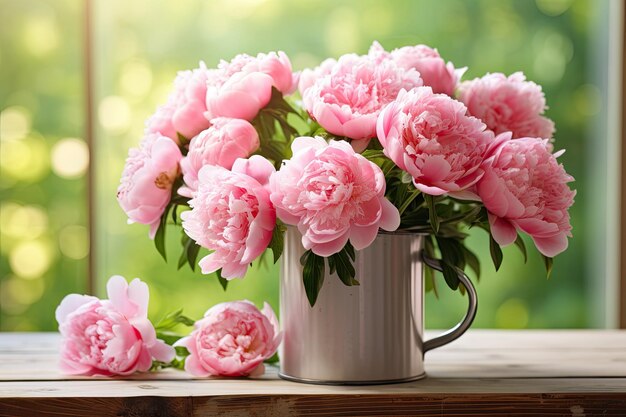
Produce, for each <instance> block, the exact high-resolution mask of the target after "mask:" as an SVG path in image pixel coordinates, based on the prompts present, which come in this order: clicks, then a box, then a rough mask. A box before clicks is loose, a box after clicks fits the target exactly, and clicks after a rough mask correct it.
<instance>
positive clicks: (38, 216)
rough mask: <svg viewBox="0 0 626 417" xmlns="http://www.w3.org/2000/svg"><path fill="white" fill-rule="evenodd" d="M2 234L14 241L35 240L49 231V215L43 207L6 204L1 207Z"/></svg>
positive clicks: (0, 224)
mask: <svg viewBox="0 0 626 417" xmlns="http://www.w3.org/2000/svg"><path fill="white" fill-rule="evenodd" d="M0 226H1V227H2V231H1V233H2V234H3V235H6V236H7V237H11V238H13V239H35V238H38V237H39V236H41V235H42V234H43V233H44V232H45V231H46V230H47V229H48V215H47V213H46V212H45V211H44V209H43V208H42V207H39V206H22V205H20V204H17V203H14V202H5V203H2V206H0Z"/></svg>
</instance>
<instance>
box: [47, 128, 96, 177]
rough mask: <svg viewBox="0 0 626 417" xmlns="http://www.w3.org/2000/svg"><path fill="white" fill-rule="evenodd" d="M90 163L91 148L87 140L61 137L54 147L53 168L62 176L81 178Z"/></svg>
mask: <svg viewBox="0 0 626 417" xmlns="http://www.w3.org/2000/svg"><path fill="white" fill-rule="evenodd" d="M88 165H89V149H88V148H87V144H86V143H85V141H83V140H81V139H76V138H65V139H61V140H60V141H58V142H57V143H55V144H54V146H53V148H52V170H53V171H54V173H55V174H57V175H58V176H59V177H61V178H67V179H72V178H79V177H81V176H83V175H84V174H85V171H86V170H87V167H88Z"/></svg>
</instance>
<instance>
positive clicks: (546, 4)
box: [535, 0, 574, 16]
mask: <svg viewBox="0 0 626 417" xmlns="http://www.w3.org/2000/svg"><path fill="white" fill-rule="evenodd" d="M535 3H536V4H537V7H538V8H539V10H541V11H542V12H543V13H545V14H547V15H548V16H558V15H561V14H563V13H565V12H566V11H567V9H569V8H570V7H571V5H572V3H574V0H535Z"/></svg>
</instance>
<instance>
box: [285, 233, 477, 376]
mask: <svg viewBox="0 0 626 417" xmlns="http://www.w3.org/2000/svg"><path fill="white" fill-rule="evenodd" d="M423 241H424V236H423V235H419V234H414V233H401V232H400V233H398V232H396V233H379V234H378V236H377V237H376V239H375V240H374V242H373V243H372V244H371V245H370V246H369V247H367V248H365V249H363V250H360V251H357V252H356V260H355V262H354V267H355V269H356V277H355V278H356V279H357V280H358V281H359V282H360V285H357V286H352V287H348V286H345V285H344V284H343V283H342V282H341V281H340V280H339V278H338V277H337V276H335V275H332V276H330V275H329V273H328V268H326V276H325V278H324V283H323V285H322V289H321V291H320V293H319V296H318V298H317V302H316V304H315V306H314V307H311V306H310V305H309V302H308V299H307V297H306V293H305V290H304V285H303V283H302V266H301V265H300V256H301V255H302V254H303V253H304V248H303V247H302V244H301V236H300V233H299V232H298V230H297V229H296V228H295V227H289V228H288V230H287V232H286V234H285V248H284V252H283V256H282V259H283V260H282V270H281V284H280V313H281V314H280V315H281V325H282V330H283V332H284V333H283V343H282V345H281V350H280V373H279V375H280V376H281V377H282V378H284V379H288V380H292V381H297V382H307V383H315V384H337V385H361V384H363V385H364V384H383V383H393V382H405V381H413V380H417V379H420V378H423V377H425V375H426V374H425V372H424V353H426V352H427V351H429V350H431V349H434V348H436V347H439V346H442V345H445V344H447V343H449V342H451V341H453V340H455V339H457V338H458V337H460V336H461V335H462V334H463V333H465V331H466V330H467V329H468V328H469V327H470V325H471V324H472V321H473V320H474V317H475V315H476V308H477V299H476V290H475V289H474V286H473V285H472V283H471V281H470V280H469V278H468V277H467V276H466V275H465V274H464V273H463V271H461V270H459V269H457V273H458V275H459V280H460V281H461V283H462V284H463V285H464V286H465V288H466V289H467V294H468V298H469V307H468V311H467V313H466V315H465V317H464V318H463V320H462V321H461V322H460V323H459V324H457V325H456V327H454V328H453V329H451V330H449V331H448V332H446V333H444V334H443V335H441V336H439V337H436V338H434V339H431V340H427V341H424V339H423V335H424V319H423V317H424V287H423V279H422V268H423V265H424V264H427V265H429V266H430V267H432V268H434V269H437V270H439V271H441V262H440V261H439V260H436V259H432V258H430V257H427V256H425V255H424V253H423V251H422V244H423Z"/></svg>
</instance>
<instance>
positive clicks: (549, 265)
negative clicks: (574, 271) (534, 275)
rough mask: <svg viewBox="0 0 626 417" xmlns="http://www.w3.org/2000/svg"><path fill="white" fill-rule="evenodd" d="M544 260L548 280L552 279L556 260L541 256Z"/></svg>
mask: <svg viewBox="0 0 626 417" xmlns="http://www.w3.org/2000/svg"><path fill="white" fill-rule="evenodd" d="M541 257H542V258H543V264H544V265H545V267H546V278H548V279H550V276H551V275H552V267H553V266H554V258H550V257H549V256H545V255H541Z"/></svg>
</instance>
